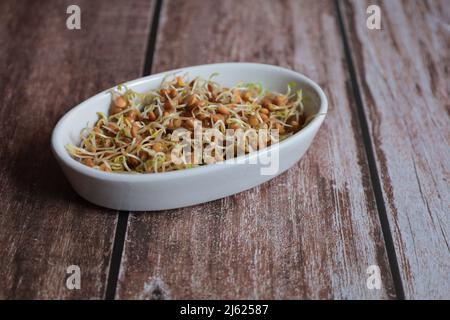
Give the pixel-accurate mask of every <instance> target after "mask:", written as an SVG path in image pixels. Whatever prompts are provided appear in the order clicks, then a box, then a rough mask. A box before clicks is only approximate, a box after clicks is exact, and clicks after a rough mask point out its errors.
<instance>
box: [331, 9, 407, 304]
mask: <svg viewBox="0 0 450 320" xmlns="http://www.w3.org/2000/svg"><path fill="white" fill-rule="evenodd" d="M339 2H340V1H339V0H335V5H336V11H337V16H338V23H339V29H340V33H341V36H342V42H343V47H344V55H345V59H346V61H347V64H348V69H349V70H348V72H349V76H350V81H351V85H352V89H353V96H354V98H355V104H356V111H357V115H358V123H359V126H360V129H361V135H362V138H363V144H364V149H365V152H366V157H367V164H368V167H369V174H370V180H371V182H372V188H373V192H374V195H375V202H376V205H377V211H378V216H379V218H380V224H381V231H382V233H383V238H384V243H385V247H386V252H387V255H388V260H389V267H390V269H391V274H392V280H393V282H394V288H395V293H396V296H397V299H400V300H404V299H405V291H404V288H403V283H402V278H401V274H400V268H399V264H398V261H397V254H396V252H395V246H394V240H393V238H392V233H391V229H390V227H389V219H388V216H387V211H386V204H385V202H384V198H383V191H382V188H381V182H380V179H379V173H378V169H377V164H376V160H375V155H374V151H373V148H372V141H371V137H370V132H369V126H368V124H367V120H366V114H365V111H364V107H363V100H362V96H361V92H360V90H359V85H358V80H357V76H356V69H355V64H354V61H353V59H352V56H351V52H350V46H349V43H348V35H347V32H346V30H345V26H344V21H343V17H342V9H341V7H340V4H339Z"/></svg>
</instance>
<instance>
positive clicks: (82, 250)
mask: <svg viewBox="0 0 450 320" xmlns="http://www.w3.org/2000/svg"><path fill="white" fill-rule="evenodd" d="M122 2H123V1H95V2H94V1H87V0H79V1H77V2H76V3H77V4H78V5H79V6H80V7H81V13H82V14H81V27H82V29H81V30H78V31H70V30H68V29H67V28H66V18H67V17H68V15H67V14H66V8H67V7H68V6H69V5H70V4H72V3H73V2H72V1H58V2H55V1H1V2H0V41H1V43H0V46H1V50H0V65H1V66H2V67H1V68H0V101H1V103H0V127H1V128H2V130H0V195H1V196H0V208H1V209H0V211H1V212H0V230H1V232H0V261H1V268H0V299H24V298H25V299H29V298H30V299H48V298H58V299H62V298H84V299H90V298H93V299H98V298H102V297H103V296H104V292H105V287H106V280H107V279H106V278H107V274H108V267H109V261H110V255H111V247H112V241H113V239H114V231H115V227H116V220H117V212H115V211H111V210H106V209H102V208H99V207H96V206H93V205H90V204H89V203H87V202H86V201H85V200H82V199H81V198H79V197H78V196H77V195H76V194H75V192H74V191H73V190H72V189H71V188H70V186H69V185H68V183H67V181H66V180H65V178H64V177H63V175H62V172H61V171H60V169H59V167H58V165H57V163H56V161H55V160H54V158H53V156H52V154H51V151H50V134H51V130H52V129H53V126H54V125H55V124H56V121H57V120H58V119H59V118H60V117H61V116H62V115H63V114H64V113H65V112H67V111H68V110H69V109H70V108H71V107H72V106H74V105H76V104H77V103H79V102H80V101H82V100H84V99H86V98H88V97H89V96H91V95H93V94H95V93H96V92H98V91H101V90H104V89H107V88H109V87H111V86H113V85H114V84H116V83H120V82H123V81H126V80H128V79H132V78H136V77H138V76H140V75H141V72H142V69H143V62H144V56H145V49H146V42H147V34H148V28H149V26H150V18H151V14H152V10H151V6H152V3H151V2H147V1H139V0H135V1H131V2H132V3H130V4H129V5H131V6H134V10H133V11H129V12H128V13H126V14H124V13H123V12H122V9H123V8H122V5H121V3H122ZM124 43H126V46H124ZM72 264H74V265H78V266H80V268H81V290H73V291H71V290H68V289H66V286H65V281H66V277H67V275H66V268H67V267H68V266H69V265H72Z"/></svg>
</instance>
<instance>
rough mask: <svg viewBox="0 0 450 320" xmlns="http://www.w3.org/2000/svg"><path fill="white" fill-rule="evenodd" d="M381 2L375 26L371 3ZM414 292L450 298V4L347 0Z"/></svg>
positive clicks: (378, 153) (402, 262) (389, 202)
mask: <svg viewBox="0 0 450 320" xmlns="http://www.w3.org/2000/svg"><path fill="white" fill-rule="evenodd" d="M369 3H370V4H377V5H379V6H380V8H381V23H382V29H381V30H368V29H367V28H365V25H366V17H367V15H366V8H367V6H368V5H369ZM343 8H344V9H345V10H344V17H345V22H346V29H347V33H348V34H349V40H350V41H349V42H350V44H351V48H352V52H353V60H354V61H355V64H356V71H357V80H358V83H359V85H360V88H361V94H362V98H363V106H364V110H365V113H366V115H367V121H368V127H369V131H370V135H371V137H372V143H373V145H372V147H373V150H374V154H375V158H376V162H377V168H378V172H379V175H380V180H381V184H382V191H383V197H384V199H385V202H386V211H387V214H388V218H389V224H390V229H391V231H392V234H393V240H394V243H395V249H396V254H397V256H398V262H399V267H400V269H401V270H400V271H401V277H402V282H403V286H404V289H405V296H406V298H410V299H421V298H427V299H433V298H434V299H443V298H446V299H448V298H450V248H449V242H450V219H449V214H450V187H449V181H450V122H449V110H450V104H449V101H450V82H449V70H450V51H449V48H450V25H449V22H450V3H449V2H448V1H397V0H395V1H394V0H392V1H348V2H346V3H345V6H343Z"/></svg>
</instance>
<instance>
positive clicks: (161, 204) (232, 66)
mask: <svg viewBox="0 0 450 320" xmlns="http://www.w3.org/2000/svg"><path fill="white" fill-rule="evenodd" d="M174 73H182V74H183V73H188V75H189V77H190V78H194V77H196V76H199V77H202V78H208V77H209V76H210V75H211V74H213V73H218V76H217V77H215V81H217V82H218V83H220V84H222V85H225V86H233V85H235V84H237V83H240V82H259V83H261V84H262V85H263V86H264V87H265V88H268V89H269V90H271V91H277V92H284V91H285V90H286V88H287V85H288V83H292V82H296V83H297V84H298V86H299V88H300V89H302V90H303V96H304V97H305V102H304V107H305V109H304V110H305V113H306V115H307V116H310V115H313V114H317V116H316V117H314V118H313V119H312V120H311V121H310V122H309V123H308V124H307V125H306V126H305V127H304V128H303V129H301V130H300V131H299V132H297V133H296V134H294V135H293V136H291V137H289V138H287V139H285V140H284V141H281V142H280V143H277V144H274V145H272V146H270V147H268V148H266V149H262V150H260V151H256V152H252V153H250V154H247V155H245V156H241V157H238V158H237V159H230V160H226V161H224V162H222V163H217V164H211V165H204V166H199V167H195V168H192V169H184V170H178V171H170V172H165V173H149V174H132V173H109V172H104V171H100V170H96V169H93V168H90V167H87V166H85V165H83V164H81V163H80V162H78V161H76V160H75V159H73V158H72V157H71V156H70V155H69V153H68V152H67V150H66V149H65V146H66V145H67V144H69V143H71V144H74V145H78V144H79V142H80V132H81V130H82V129H83V128H86V126H89V127H92V126H93V125H94V124H95V122H96V121H97V119H98V116H97V112H99V111H100V112H104V113H108V109H109V106H110V103H111V94H110V90H106V91H104V92H101V93H99V94H97V95H95V96H93V97H92V98H89V99H87V100H86V101H84V102H82V103H81V104H79V105H78V106H76V107H75V108H73V109H72V110H70V111H69V112H68V113H67V114H66V115H64V116H63V117H62V118H61V120H59V122H58V123H57V125H56V127H55V128H54V130H53V134H52V141H51V145H52V150H53V153H54V155H55V157H56V159H57V160H58V163H59V164H60V165H61V167H62V169H63V171H64V173H65V175H66V176H67V179H68V180H69V182H70V184H71V185H72V187H73V188H74V189H75V191H76V192H77V193H78V194H79V195H80V196H81V197H83V198H85V199H86V200H88V201H90V202H92V203H95V204H97V205H100V206H103V207H107V208H111V209H117V210H129V211H153V210H165V209H174V208H180V207H185V206H190V205H195V204H199V203H203V202H207V201H211V200H215V199H219V198H223V197H226V196H229V195H232V194H235V193H238V192H241V191H244V190H247V189H250V188H252V187H255V186H257V185H259V184H261V183H263V182H265V181H267V180H270V179H272V178H274V177H275V176H277V175H279V174H281V173H282V172H284V171H285V170H287V169H288V168H290V167H291V166H292V165H294V164H295V163H296V162H297V161H298V160H299V159H300V158H301V157H302V156H303V154H304V153H305V152H306V150H307V149H308V147H309V146H310V144H311V142H312V140H313V138H314V136H315V135H316V133H317V131H318V130H319V127H320V126H321V124H322V122H323V120H324V118H325V114H326V112H327V108H328V102H327V98H326V96H325V94H324V93H323V91H322V89H321V88H320V87H319V86H318V85H317V84H316V83H315V82H313V81H312V80H310V79H308V78H307V77H305V76H303V75H301V74H299V73H297V72H294V71H292V70H288V69H284V68H281V67H277V66H271V65H264V64H257V63H220V64H209V65H201V66H195V67H189V68H182V69H178V70H172V71H167V72H163V73H159V74H155V75H151V76H148V77H144V78H140V79H136V80H133V81H130V82H127V83H126V85H127V86H128V87H129V88H130V89H133V90H135V91H138V92H145V91H147V90H149V89H155V88H158V87H159V85H160V84H161V81H162V79H163V78H164V76H166V75H168V74H169V75H171V74H174ZM275 154H276V155H277V156H276V158H277V160H278V162H277V166H276V169H277V170H272V171H268V170H267V167H268V165H267V164H266V163H267V159H268V158H267V157H268V156H270V155H275ZM237 160H240V161H238V163H237ZM264 168H266V171H264ZM264 172H265V173H264ZM267 172H270V174H267Z"/></svg>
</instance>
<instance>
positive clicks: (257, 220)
mask: <svg viewBox="0 0 450 320" xmlns="http://www.w3.org/2000/svg"><path fill="white" fill-rule="evenodd" d="M161 3H162V10H161V11H159V8H160V5H161ZM70 4H72V2H71V1H68V0H67V1H50V0H47V1H39V2H37V1H31V0H29V1H28V0H19V1H13V0H9V1H1V2H0V48H1V49H0V65H1V66H2V67H1V68H0V102H1V104H0V125H1V128H2V130H1V131H0V262H1V268H0V299H18V298H32V299H42V298H44V299H45V298H59V299H61V298H62V299H64V298H65V299H70V298H83V299H103V298H111V297H115V298H118V299H130V298H138V299H176V298H189V299H201V298H237V299H239V298H251V299H253V298H277V299H278V298H364V299H373V298H375V299H376V298H381V299H390V298H403V297H406V298H410V299H414V298H450V290H449V288H450V277H449V274H450V250H449V236H450V219H449V218H448V214H449V207H450V188H449V179H450V174H449V172H450V148H449V147H450V146H449V144H450V126H449V125H448V124H449V110H450V105H449V101H450V99H449V98H450V83H449V81H448V79H449V68H450V51H449V50H448V48H449V47H450V31H449V30H450V29H449V21H450V5H449V4H448V1H446V0H434V1H423V2H419V1H417V2H416V1H399V0H392V1H368V0H366V1H359V0H348V1H347V0H346V1H333V0H329V1H327V0H323V1H308V0H286V1H269V0H249V1H245V2H244V1H238V0H232V1H220V2H219V1H201V0H190V1H181V0H164V1H161V0H154V1H147V0H132V1H118V0H113V1H106V0H102V1H87V0H79V1H77V5H79V6H80V8H81V12H82V19H81V24H82V29H81V30H77V31H71V30H68V29H67V28H66V18H67V17H68V15H67V14H66V8H67V7H68V6H69V5H70ZM337 4H338V5H337ZM369 4H377V5H379V6H380V8H381V22H382V29H381V30H368V29H367V27H366V19H367V17H368V14H367V13H366V9H367V7H368V5H369ZM338 9H339V10H338ZM153 15H155V16H153ZM154 17H156V18H158V19H153V18H154ZM158 20H159V23H156V22H158ZM153 22H155V23H153ZM155 37H156V46H155V47H154V42H155ZM229 61H253V62H262V63H270V64H276V65H280V66H284V67H288V68H292V69H294V70H297V71H299V72H301V73H304V74H306V75H308V76H309V77H310V78H312V79H313V80H316V81H317V82H318V83H319V84H320V85H321V86H322V87H323V88H324V90H325V92H326V94H327V95H328V98H329V114H328V116H327V118H326V121H325V123H324V125H323V127H322V128H321V130H320V132H319V134H318V136H317V137H316V139H315V140H314V142H313V144H312V146H311V148H310V150H309V151H308V153H307V154H306V155H305V156H304V158H303V159H302V160H301V161H300V162H299V163H298V164H296V165H295V166H294V167H293V168H291V169H290V170H288V171H287V172H286V173H285V174H283V175H281V176H280V177H278V178H275V179H274V180H271V181H269V182H268V183H265V184H263V185H261V186H259V187H257V188H254V189H252V190H249V191H246V192H243V193H240V194H238V195H234V196H231V197H228V198H225V199H222V200H218V201H214V202H210V203H207V204H203V205H198V206H194V207H190V208H183V209H179V210H170V211H164V212H147V213H130V214H129V216H128V213H127V212H124V213H122V215H121V216H120V218H119V214H118V212H117V211H113V210H107V209H103V208H100V207H97V206H94V205H91V204H89V203H88V202H86V201H85V200H83V199H81V198H80V197H78V196H77V195H76V194H75V193H74V191H73V190H72V189H71V187H70V186H69V184H68V183H67V180H66V179H65V178H64V176H63V174H62V172H61V171H60V170H59V168H58V165H57V163H56V161H55V160H54V158H53V156H52V155H51V152H50V134H51V131H52V129H53V126H54V125H55V124H56V121H57V120H58V119H59V118H60V117H61V116H62V115H63V114H64V113H65V112H67V111H68V110H69V109H70V108H71V107H72V106H74V105H76V104H78V103H79V102H80V101H82V100H84V99H86V98H88V97H89V96H91V95H93V94H95V93H97V92H99V91H101V90H104V89H107V88H108V87H111V86H113V85H115V84H117V83H121V82H124V81H126V80H130V79H133V78H137V77H140V76H141V75H142V74H143V73H149V72H159V71H164V70H170V69H174V68H178V67H183V66H191V65H196V64H204V63H212V62H229ZM151 66H153V68H151V70H150V67H151ZM186 187H187V188H188V187H189V186H186ZM211 187H214V186H211ZM174 196H176V195H174ZM70 265H78V266H80V268H81V290H68V289H67V288H66V286H65V281H66V278H67V274H66V269H67V267H68V266H70ZM370 265H378V266H379V267H380V270H381V276H382V286H381V289H380V290H369V289H368V288H367V287H366V280H367V277H368V274H367V273H366V270H367V268H368V267H369V266H370ZM116 285H117V288H116Z"/></svg>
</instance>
